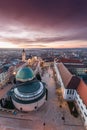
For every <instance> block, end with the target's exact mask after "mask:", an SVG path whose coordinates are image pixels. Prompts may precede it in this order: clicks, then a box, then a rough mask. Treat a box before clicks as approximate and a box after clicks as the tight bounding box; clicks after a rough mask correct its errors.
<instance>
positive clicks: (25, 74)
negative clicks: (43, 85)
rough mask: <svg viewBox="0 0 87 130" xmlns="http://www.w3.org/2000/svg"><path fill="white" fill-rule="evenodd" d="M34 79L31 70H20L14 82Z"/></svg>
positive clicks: (26, 68)
mask: <svg viewBox="0 0 87 130" xmlns="http://www.w3.org/2000/svg"><path fill="white" fill-rule="evenodd" d="M33 78H34V73H33V71H32V69H31V68H29V67H24V68H21V69H20V70H19V71H18V72H17V74H16V80H17V81H21V82H26V81H30V80H32V79H33Z"/></svg>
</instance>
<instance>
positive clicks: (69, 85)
mask: <svg viewBox="0 0 87 130" xmlns="http://www.w3.org/2000/svg"><path fill="white" fill-rule="evenodd" d="M58 69H59V72H60V75H61V78H62V81H63V84H64V86H65V88H66V89H77V87H78V85H79V83H80V78H79V77H77V76H74V75H72V74H71V73H70V72H69V70H68V69H67V68H66V67H65V66H64V65H63V63H58Z"/></svg>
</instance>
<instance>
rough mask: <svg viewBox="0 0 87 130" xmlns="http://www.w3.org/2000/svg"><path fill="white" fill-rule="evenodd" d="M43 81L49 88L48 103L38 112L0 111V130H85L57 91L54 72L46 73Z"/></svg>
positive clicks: (48, 71)
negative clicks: (14, 113) (13, 112)
mask: <svg viewBox="0 0 87 130" xmlns="http://www.w3.org/2000/svg"><path fill="white" fill-rule="evenodd" d="M42 80H43V81H45V82H46V84H47V88H48V101H47V102H45V104H44V105H43V106H42V107H41V108H39V109H38V110H37V111H33V112H29V113H19V112H18V113H17V114H16V115H13V114H12V113H11V112H9V113H7V112H2V111H0V130H84V126H83V123H82V121H81V119H80V117H78V118H75V117H73V116H72V115H71V114H70V111H69V108H68V105H67V103H66V102H65V101H64V100H63V99H62V96H61V92H60V93H59V92H58V91H59V89H58V90H57V89H56V85H55V81H54V77H53V71H52V69H50V68H48V70H47V71H45V72H44V75H43V78H42Z"/></svg>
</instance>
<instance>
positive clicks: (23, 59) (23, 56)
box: [22, 49, 26, 62]
mask: <svg viewBox="0 0 87 130" xmlns="http://www.w3.org/2000/svg"><path fill="white" fill-rule="evenodd" d="M22 61H24V62H25V61H26V54H25V50H24V49H23V51H22Z"/></svg>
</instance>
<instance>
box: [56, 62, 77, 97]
mask: <svg viewBox="0 0 87 130" xmlns="http://www.w3.org/2000/svg"><path fill="white" fill-rule="evenodd" d="M54 69H55V72H56V77H57V80H58V82H59V83H60V85H61V90H62V95H63V98H64V99H65V100H74V99H75V92H74V90H72V89H65V86H64V84H63V81H62V78H61V75H60V72H59V70H58V67H57V63H56V62H54Z"/></svg>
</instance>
